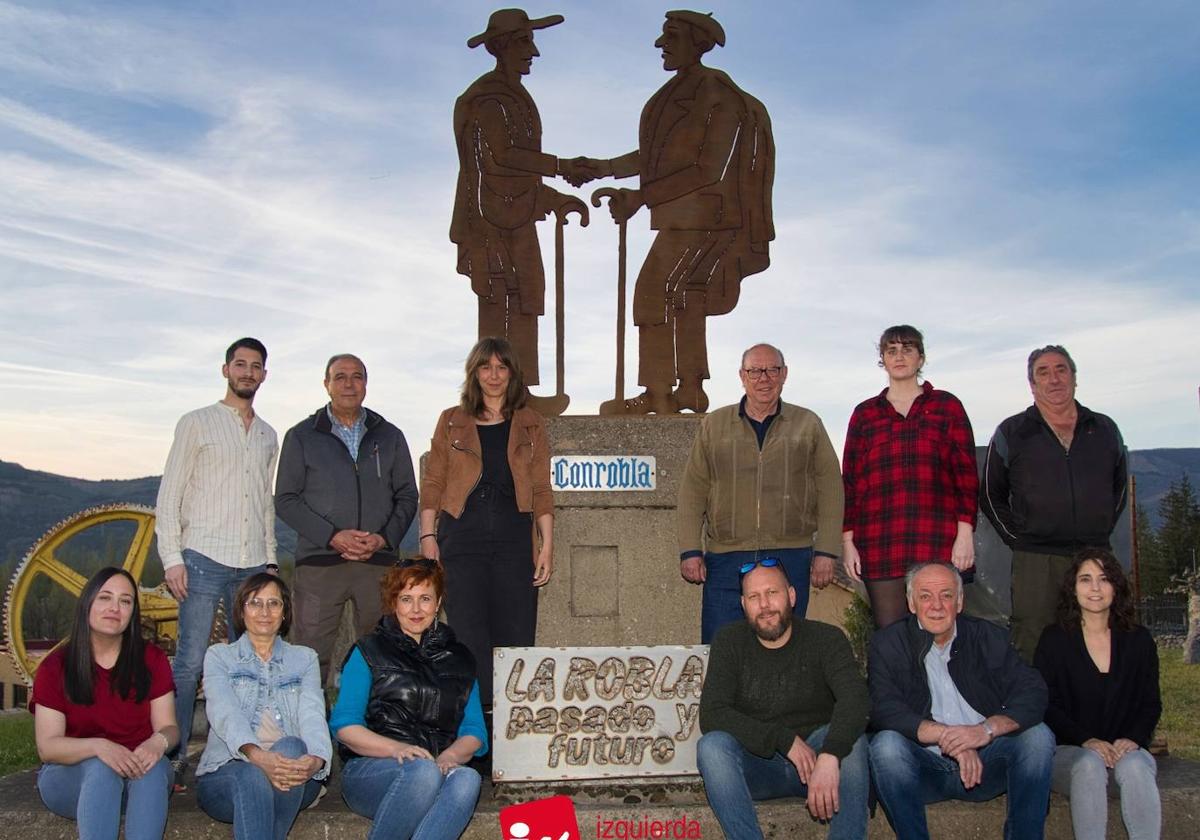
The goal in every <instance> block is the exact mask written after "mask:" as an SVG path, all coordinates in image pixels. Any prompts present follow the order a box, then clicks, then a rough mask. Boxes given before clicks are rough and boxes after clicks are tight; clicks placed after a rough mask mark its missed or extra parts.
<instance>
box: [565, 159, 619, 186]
mask: <svg viewBox="0 0 1200 840" xmlns="http://www.w3.org/2000/svg"><path fill="white" fill-rule="evenodd" d="M558 174H559V176H560V177H562V178H564V179H566V182H567V183H568V184H570V185H571V186H573V187H582V186H583V185H584V184H586V183H587V182H588V181H595V180H597V179H599V178H610V177H612V174H613V172H612V161H611V160H600V159H599V158H590V157H582V156H581V157H576V158H570V159H568V158H559V161H558Z"/></svg>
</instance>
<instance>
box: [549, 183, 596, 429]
mask: <svg viewBox="0 0 1200 840" xmlns="http://www.w3.org/2000/svg"><path fill="white" fill-rule="evenodd" d="M570 213H578V214H579V226H580V227H587V226H588V208H587V205H586V204H584V203H583V202H582V201H580V200H579V199H578V198H575V197H574V196H572V197H570V198H568V199H567V200H566V201H564V202H563V203H562V204H560V205H559V206H558V207H555V208H554V217H555V222H554V396H552V397H542V398H540V399H538V400H537V410H538V413H539V414H541V415H542V416H543V417H557V416H558V415H560V414H562V413H563V412H564V411H566V410H567V406H568V405H570V403H571V398H570V397H569V396H567V394H566V393H565V392H564V391H563V388H564V380H565V379H566V367H565V364H564V361H563V345H564V342H563V337H564V334H565V332H566V319H565V309H564V307H563V292H564V289H565V287H566V283H565V275H566V260H565V257H564V255H563V228H564V227H566V226H567V216H568V214H570Z"/></svg>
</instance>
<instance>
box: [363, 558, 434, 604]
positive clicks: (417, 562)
mask: <svg viewBox="0 0 1200 840" xmlns="http://www.w3.org/2000/svg"><path fill="white" fill-rule="evenodd" d="M423 583H428V584H429V585H430V586H432V587H433V594H434V595H436V596H437V599H438V601H441V600H442V596H443V595H444V594H445V593H446V575H445V573H444V572H443V571H442V564H441V563H439V562H438V561H437V560H431V559H430V558H428V557H411V558H409V559H406V560H400V561H398V562H397V563H396V564H395V565H394V566H392V567H391V568H390V569H388V570H387V571H386V572H385V573H384V575H383V577H381V578H380V579H379V602H380V606H381V607H382V608H383V614H387V613H391V612H395V611H396V599H397V598H399V597H400V593H401V592H403V591H404V590H405V589H408V588H409V587H410V586H420V585H421V584H423Z"/></svg>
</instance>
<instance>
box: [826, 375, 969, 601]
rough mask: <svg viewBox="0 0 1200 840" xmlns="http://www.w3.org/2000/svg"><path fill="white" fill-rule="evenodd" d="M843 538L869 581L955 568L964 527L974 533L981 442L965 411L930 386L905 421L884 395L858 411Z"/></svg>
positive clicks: (850, 441)
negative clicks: (921, 569)
mask: <svg viewBox="0 0 1200 840" xmlns="http://www.w3.org/2000/svg"><path fill="white" fill-rule="evenodd" d="M842 479H843V482H844V484H845V486H846V513H845V516H844V518H843V526H842V527H843V530H845V531H853V532H854V545H855V547H856V548H857V549H858V553H859V556H860V557H861V558H862V574H863V576H864V577H866V578H870V579H872V580H884V579H888V578H897V577H902V576H903V575H904V573H905V572H906V571H907V570H908V567H909V566H910V565H911V564H913V563H917V562H921V561H928V560H935V561H939V562H943V563H945V562H949V560H950V550H951V547H952V546H953V545H954V538H955V536H956V535H957V533H958V523H959V522H967V523H970V525H971V526H972V527H974V525H975V515H976V513H977V512H978V507H979V501H978V492H979V475H978V473H977V472H976V467H975V436H974V435H973V434H972V432H971V421H970V420H968V419H967V413H966V411H964V410H963V407H962V403H960V402H959V401H958V398H957V397H955V396H954V395H953V394H951V393H948V392H946V391H938V390H935V389H934V387H933V386H932V385H930V384H929V383H928V382H926V383H925V384H924V385H923V386H922V392H921V394H919V395H918V396H917V398H916V400H914V401H913V404H912V408H910V409H909V411H908V416H907V417H902V416H901V415H900V413H899V412H897V411H896V409H894V408H892V406H891V404H890V403H889V402H888V401H887V389H886V388H885V389H884V390H883V391H882V392H880V394H879V395H878V396H876V397H872V398H871V399H869V400H866V401H865V402H862V403H859V405H858V406H857V407H856V408H855V409H854V414H852V415H851V416H850V427H849V428H848V429H847V430H846V451H845V454H844V456H843V458H842Z"/></svg>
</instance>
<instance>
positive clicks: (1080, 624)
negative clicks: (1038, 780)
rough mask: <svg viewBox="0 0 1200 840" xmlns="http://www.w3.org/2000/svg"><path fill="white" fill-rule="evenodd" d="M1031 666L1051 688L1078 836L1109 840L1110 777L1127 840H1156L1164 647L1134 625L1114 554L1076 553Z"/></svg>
mask: <svg viewBox="0 0 1200 840" xmlns="http://www.w3.org/2000/svg"><path fill="white" fill-rule="evenodd" d="M1034 664H1035V665H1036V666H1037V668H1038V670H1039V671H1041V672H1042V676H1043V677H1044V678H1045V680H1046V685H1047V686H1048V687H1049V689H1050V704H1049V706H1048V707H1047V708H1046V723H1047V724H1048V725H1049V726H1050V728H1051V729H1052V730H1054V735H1055V738H1056V740H1057V741H1058V745H1059V746H1058V749H1057V750H1056V751H1055V753H1054V770H1053V777H1052V782H1051V785H1052V787H1053V789H1054V790H1056V791H1058V792H1059V793H1062V794H1065V795H1067V796H1069V797H1070V799H1071V823H1072V826H1073V827H1074V830H1075V837H1076V840H1093V838H1095V840H1103V838H1104V836H1105V831H1106V826H1107V821H1108V802H1107V795H1106V794H1107V790H1108V782H1109V778H1110V776H1111V777H1113V778H1115V780H1116V783H1117V787H1118V788H1119V789H1120V795H1121V815H1122V817H1124V820H1125V828H1126V829H1127V830H1128V832H1129V837H1130V840H1145V838H1150V839H1151V840H1157V838H1158V837H1159V834H1160V831H1161V825H1162V808H1161V805H1160V803H1159V796H1158V785H1157V783H1156V776H1157V768H1156V766H1155V763H1154V757H1153V756H1151V755H1150V753H1149V752H1147V751H1146V747H1147V746H1149V744H1150V739H1151V737H1152V736H1153V735H1154V727H1155V726H1157V725H1158V718H1159V716H1160V715H1161V714H1162V700H1161V699H1160V697H1159V689H1158V651H1157V649H1156V648H1155V646H1154V639H1153V638H1152V637H1151V636H1150V631H1148V630H1147V629H1146V628H1145V627H1143V626H1141V625H1140V624H1136V623H1135V622H1134V614H1133V598H1132V596H1131V594H1130V591H1129V582H1128V580H1127V579H1126V577H1125V572H1124V571H1123V570H1122V569H1121V564H1120V563H1118V562H1117V559H1116V558H1115V557H1114V556H1113V555H1112V553H1111V552H1110V551H1108V550H1106V549H1101V548H1093V549H1085V550H1083V551H1081V552H1080V553H1079V554H1078V555H1076V557H1075V562H1074V563H1072V564H1071V567H1070V569H1068V570H1067V573H1066V575H1065V576H1064V578H1063V584H1062V589H1061V591H1060V593H1059V602H1058V623H1057V624H1052V625H1050V626H1049V627H1047V628H1046V629H1045V631H1044V632H1043V633H1042V638H1041V640H1040V641H1039V642H1038V646H1037V652H1036V653H1035V654H1034Z"/></svg>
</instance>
